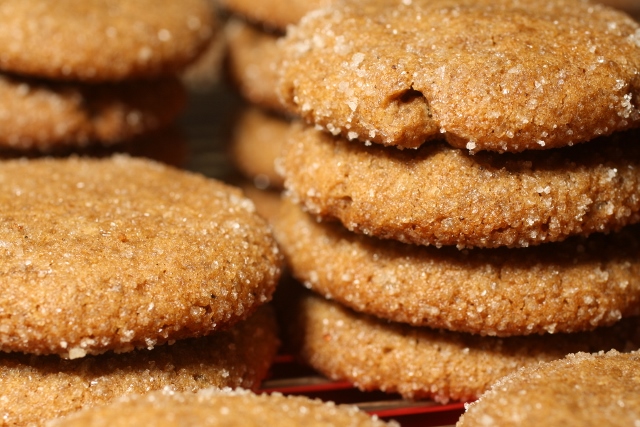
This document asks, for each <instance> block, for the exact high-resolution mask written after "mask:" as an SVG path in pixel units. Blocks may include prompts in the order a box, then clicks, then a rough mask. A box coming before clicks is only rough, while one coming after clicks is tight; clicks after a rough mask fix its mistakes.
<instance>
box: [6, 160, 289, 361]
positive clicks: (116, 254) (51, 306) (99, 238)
mask: <svg viewBox="0 0 640 427" xmlns="http://www.w3.org/2000/svg"><path fill="white" fill-rule="evenodd" d="M0 194H1V195H2V200H1V202H2V205H3V206H4V209H3V214H2V215H1V216H0V224H1V227H0V242H2V243H1V245H0V271H1V272H2V273H1V274H0V284H1V286H2V289H3V292H2V294H1V295H0V312H2V313H3V315H2V316H0V349H1V350H3V351H21V352H25V353H35V354H48V353H56V354H60V355H62V356H64V357H69V358H72V359H73V358H77V357H82V356H84V355H86V354H98V353H102V352H104V351H107V350H116V351H118V352H122V351H129V350H132V349H133V348H140V347H143V348H151V347H153V346H154V345H156V344H162V343H165V342H169V341H173V340H176V339H181V338H187V337H196V336H202V335H207V334H209V333H211V332H212V331H213V330H217V329H221V328H225V327H229V326H230V325H232V324H233V323H235V322H237V321H239V320H241V319H243V318H245V317H247V316H248V315H249V314H251V313H252V312H253V311H254V310H255V309H256V307H257V306H259V305H260V304H262V303H264V302H266V301H267V300H269V299H270V297H271V294H272V292H273V289H274V287H275V284H276V282H277V280H278V278H279V274H280V262H281V256H280V253H279V251H278V248H277V245H276V243H275V241H274V240H273V237H272V235H271V231H270V228H269V227H268V226H267V224H266V222H265V221H264V220H262V218H260V217H259V216H258V215H257V214H256V213H255V208H254V206H253V204H252V203H251V202H250V201H249V200H248V199H246V198H245V197H243V196H242V193H241V191H240V190H239V189H235V188H232V187H230V186H228V185H226V184H222V183H220V182H218V181H214V180H210V179H207V178H205V177H203V176H200V175H196V174H191V173H188V172H185V171H180V170H176V169H172V168H169V167H166V166H163V165H161V164H158V163H154V162H151V161H145V160H142V159H133V158H129V157H126V156H116V157H112V158H108V159H103V160H96V159H88V158H87V159H82V158H69V159H41V160H22V161H20V160H18V161H6V162H3V163H2V167H0Z"/></svg>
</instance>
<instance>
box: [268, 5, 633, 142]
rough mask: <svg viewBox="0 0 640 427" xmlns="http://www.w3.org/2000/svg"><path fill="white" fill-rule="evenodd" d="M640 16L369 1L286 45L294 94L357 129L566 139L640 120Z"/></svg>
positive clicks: (316, 118) (318, 120)
mask: <svg viewBox="0 0 640 427" xmlns="http://www.w3.org/2000/svg"><path fill="white" fill-rule="evenodd" d="M639 34H640V26H639V25H638V23H637V22H635V21H634V20H633V19H632V18H630V17H629V16H628V15H625V14H624V13H621V12H618V11H615V10H613V9H610V8H607V7H605V6H601V5H596V4H593V3H589V2H587V1H582V0H558V1H554V2H549V1H547V0H531V1H527V2H524V3H522V2H513V1H511V0H499V1H495V0H413V1H408V0H391V1H390V0H365V1H347V2H344V3H339V4H337V5H334V7H329V8H326V9H323V10H322V11H316V12H314V13H311V14H309V15H307V16H306V17H305V19H302V20H301V22H300V23H299V25H298V26H297V27H295V28H294V29H292V30H291V31H289V32H288V33H287V37H286V39H285V41H284V43H283V44H282V49H283V56H284V57H285V58H287V59H286V61H284V62H283V64H282V69H281V81H280V84H279V86H278V92H279V93H280V95H281V98H282V102H283V103H284V104H285V106H286V107H287V108H288V109H290V110H291V111H292V112H295V113H296V114H299V115H301V116H302V117H303V118H304V119H305V120H306V121H308V122H311V123H315V124H316V125H318V126H321V127H323V128H324V129H326V130H328V131H330V132H332V133H333V134H342V135H343V136H344V137H348V138H349V139H359V140H361V141H371V142H376V143H380V144H385V145H397V146H400V147H411V148H415V147H418V146H419V145H421V144H422V143H423V142H424V141H425V140H428V139H433V138H446V140H447V141H448V142H449V143H450V144H452V145H454V146H456V147H459V148H466V149H468V150H470V151H479V150H493V151H501V152H502V151H510V152H517V151H522V150H528V149H547V148H552V147H562V146H566V145H572V144H575V143H578V142H583V141H587V140H590V139H592V138H594V137H597V136H599V135H607V134H610V133H612V132H614V131H618V130H622V129H627V128H629V127H637V126H638V125H640V112H639V111H638V108H637V105H638V104H639V103H640V79H639V78H638V74H637V70H638V69H640V36H639Z"/></svg>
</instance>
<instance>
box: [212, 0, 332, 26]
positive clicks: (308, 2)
mask: <svg viewBox="0 0 640 427" xmlns="http://www.w3.org/2000/svg"><path fill="white" fill-rule="evenodd" d="M335 2H336V1H335V0H287V1H283V0H263V1H260V2H256V1H253V0H218V3H219V4H220V6H222V7H223V8H225V9H226V10H227V11H229V12H232V13H234V14H236V15H241V16H242V17H244V18H245V19H247V20H248V21H251V22H253V23H254V24H259V25H263V26H265V27H268V28H269V29H271V30H277V31H281V32H284V31H285V30H286V28H287V26H288V25H291V24H295V23H297V22H298V21H299V20H300V18H302V17H303V16H304V15H306V14H307V13H309V12H311V11H312V10H314V9H319V8H321V7H324V6H328V5H330V4H332V3H335Z"/></svg>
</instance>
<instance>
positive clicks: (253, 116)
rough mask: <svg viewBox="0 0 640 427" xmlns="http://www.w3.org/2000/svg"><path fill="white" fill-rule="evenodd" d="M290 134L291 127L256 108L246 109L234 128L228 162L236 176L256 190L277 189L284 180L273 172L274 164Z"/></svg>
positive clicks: (276, 116) (274, 170) (282, 120)
mask: <svg viewBox="0 0 640 427" xmlns="http://www.w3.org/2000/svg"><path fill="white" fill-rule="evenodd" d="M290 130H291V123H290V122H289V121H288V120H287V119H285V118H283V117H281V116H278V115H275V114H272V113H270V112H268V111H266V110H263V109H260V108H257V107H251V106H248V107H246V108H245V109H244V110H243V111H242V112H241V113H240V115H239V117H238V119H237V121H236V123H235V124H234V132H233V136H232V139H231V144H230V147H231V158H232V159H233V162H234V163H235V165H236V166H237V168H238V169H239V170H240V172H241V173H242V174H243V175H244V176H246V177H247V178H249V179H252V180H253V182H254V183H255V185H256V187H258V188H261V189H265V188H268V187H271V188H275V189H281V188H282V186H283V184H284V180H283V178H282V176H281V175H280V174H279V173H277V172H276V167H275V161H276V159H278V158H279V157H280V155H281V154H282V148H283V147H284V145H285V141H286V140H287V137H288V135H289V132H290Z"/></svg>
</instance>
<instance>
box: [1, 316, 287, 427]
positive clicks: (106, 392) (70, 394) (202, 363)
mask: <svg viewBox="0 0 640 427" xmlns="http://www.w3.org/2000/svg"><path fill="white" fill-rule="evenodd" d="M276 329H277V328H276V322H275V316H274V315H273V310H271V307H267V306H265V307H261V308H260V309H258V310H257V311H256V313H255V314H254V315H252V316H251V317H249V318H248V319H247V320H245V321H242V322H239V323H237V324H236V325H234V326H233V327H232V328H231V329H228V330H225V331H219V332H216V333H213V334H211V335H209V336H207V337H201V338H192V339H186V340H179V341H176V342H175V344H172V345H163V346H157V347H155V348H154V349H153V350H136V351H133V352H130V353H124V354H112V353H107V354H102V355H99V356H88V357H85V358H83V359H77V360H64V359H60V358H59V357H57V356H29V355H25V354H19V353H11V354H2V355H0V385H2V387H0V401H2V402H3V403H2V406H1V407H0V416H1V417H2V420H3V423H4V424H3V425H4V426H18V425H20V426H26V425H43V424H44V420H47V419H50V418H54V417H60V416H63V415H66V414H68V413H71V412H74V411H77V410H79V409H82V408H88V407H93V406H98V405H104V404H106V403H109V402H111V401H114V400H116V399H118V398H120V397H122V396H125V395H131V394H143V393H147V392H149V391H152V390H163V389H167V390H169V389H170V390H174V391H188V392H195V391H197V390H200V389H204V388H209V387H233V388H235V387H244V388H251V389H257V388H258V387H259V386H260V383H261V381H262V380H263V379H264V378H265V377H266V375H267V371H268V369H269V366H270V365H271V362H272V360H273V358H274V357H275V354H276V350H277V347H278V338H277V331H276Z"/></svg>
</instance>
